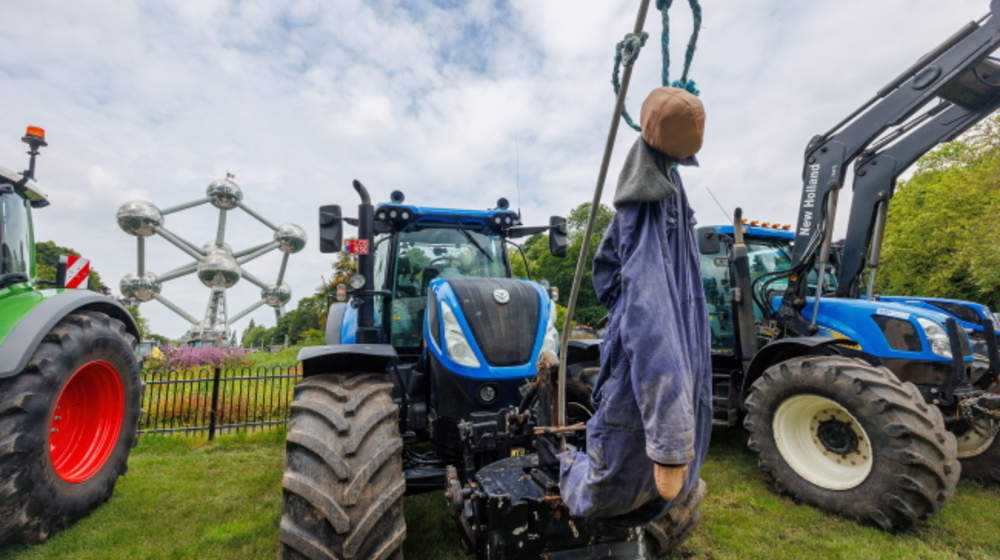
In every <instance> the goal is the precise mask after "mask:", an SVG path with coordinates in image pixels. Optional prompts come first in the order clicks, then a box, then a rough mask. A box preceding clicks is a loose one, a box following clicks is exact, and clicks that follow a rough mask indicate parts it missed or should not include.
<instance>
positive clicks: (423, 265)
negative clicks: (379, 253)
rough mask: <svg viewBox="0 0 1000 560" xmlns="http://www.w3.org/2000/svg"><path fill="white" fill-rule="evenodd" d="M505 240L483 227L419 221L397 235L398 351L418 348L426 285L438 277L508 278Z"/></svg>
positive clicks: (394, 316) (394, 335)
mask: <svg viewBox="0 0 1000 560" xmlns="http://www.w3.org/2000/svg"><path fill="white" fill-rule="evenodd" d="M505 257H506V255H505V253H504V250H503V238H501V237H500V234H499V233H497V232H496V231H494V230H491V229H489V228H485V227H475V226H459V225H458V224H454V225H449V224H441V223H430V224H426V225H425V224H422V223H419V222H418V223H415V224H413V225H411V226H410V227H408V228H406V229H405V230H403V231H401V232H400V233H399V234H398V239H397V241H396V269H395V274H394V282H393V286H392V309H391V310H390V321H389V324H390V336H391V340H392V345H393V346H396V347H397V348H406V347H410V348H419V347H420V344H421V341H422V339H423V320H424V306H425V305H426V301H427V287H428V285H429V284H430V283H431V280H434V279H435V278H450V277H454V276H480V277H489V278H506V277H507V263H506V260H505Z"/></svg>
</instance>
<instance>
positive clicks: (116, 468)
mask: <svg viewBox="0 0 1000 560" xmlns="http://www.w3.org/2000/svg"><path fill="white" fill-rule="evenodd" d="M23 140H24V142H25V143H26V144H28V146H30V150H29V151H28V154H29V155H30V158H31V159H30V164H29V167H28V170H27V171H24V172H23V173H15V172H12V171H10V170H9V169H6V168H4V167H0V547H2V546H4V545H9V544H13V543H18V542H22V543H38V542H41V541H44V540H45V539H46V538H47V537H48V536H49V534H51V533H52V532H53V531H57V530H59V529H62V528H64V527H67V526H68V525H70V524H71V523H73V522H74V521H76V520H77V519H79V518H81V517H83V516H85V515H86V514H87V513H89V512H90V511H91V510H93V509H94V508H95V507H97V506H99V505H100V504H102V503H104V502H106V501H107V500H108V499H109V498H110V497H111V494H112V492H113V491H114V486H115V482H116V481H117V480H118V477H119V476H120V475H122V474H124V473H125V470H126V466H127V465H126V462H127V460H128V454H129V451H130V450H131V449H132V447H133V446H134V445H135V442H136V427H137V425H138V422H139V410H140V397H141V394H142V384H141V382H140V380H139V365H138V362H137V361H136V358H135V355H134V353H133V350H132V349H133V346H134V345H135V341H136V340H137V339H138V338H139V329H138V327H137V326H136V324H135V321H134V320H133V319H132V316H131V315H129V313H128V311H127V310H126V309H125V308H124V307H122V306H121V305H120V304H118V303H117V302H116V301H115V300H113V299H111V298H110V297H107V296H104V295H101V294H98V293H96V292H91V291H88V290H73V289H65V288H64V287H62V286H61V285H60V284H59V283H57V282H47V281H44V280H39V279H38V278H36V276H35V250H34V246H35V245H34V233H33V231H32V217H31V214H32V209H34V208H42V207H44V206H48V204H49V202H48V200H47V199H46V196H45V194H43V193H42V191H41V190H39V188H38V184H37V183H36V182H35V178H34V175H35V157H36V156H37V155H38V148H39V147H41V146H45V145H46V143H45V131H44V130H42V129H40V128H37V127H29V128H28V131H27V134H26V135H25V136H24V138H23ZM42 286H45V287H44V288H43V287H42Z"/></svg>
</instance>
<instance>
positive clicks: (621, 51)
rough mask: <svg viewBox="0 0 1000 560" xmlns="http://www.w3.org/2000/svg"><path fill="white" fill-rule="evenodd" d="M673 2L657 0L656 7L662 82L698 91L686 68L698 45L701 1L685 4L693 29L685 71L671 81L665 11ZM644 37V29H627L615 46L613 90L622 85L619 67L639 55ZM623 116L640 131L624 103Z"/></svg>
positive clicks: (668, 32)
mask: <svg viewBox="0 0 1000 560" xmlns="http://www.w3.org/2000/svg"><path fill="white" fill-rule="evenodd" d="M673 3H674V0H656V8H657V9H658V10H660V14H661V15H662V18H663V33H662V34H661V35H660V46H661V49H662V51H663V72H662V81H663V85H664V86H668V85H669V86H671V87H675V88H681V89H686V90H687V91H689V92H691V93H692V94H694V95H698V94H700V93H701V92H700V91H698V88H697V87H695V83H694V80H689V79H688V72H689V71H690V70H691V61H692V60H694V53H695V50H697V48H698V34H699V32H700V31H701V5H700V4H699V3H698V0H688V4H690V5H691V14H692V16H693V18H694V29H693V30H692V31H691V38H690V39H688V44H687V50H686V51H685V53H684V71H683V72H682V73H681V79H680V80H675V81H674V82H673V83H671V82H670V49H669V46H670V16H669V15H668V11H669V10H670V7H671V6H672V5H673ZM647 37H648V35H647V34H646V32H642V33H641V34H640V35H639V36H637V35H635V34H632V33H629V34H628V35H626V36H625V39H624V40H622V41H621V42H620V43H618V44H617V45H616V46H615V67H614V70H613V71H612V73H611V83H612V85H614V88H615V94H617V93H618V90H620V89H621V83H620V82H619V81H618V71H619V68H628V67H629V66H631V65H632V64H634V63H635V61H636V59H637V58H638V57H639V50H640V49H641V48H642V47H643V45H645V44H646V39H647ZM622 118H623V119H625V122H626V123H628V125H629V126H631V127H632V128H634V129H635V130H636V131H640V132H641V131H642V128H641V127H640V126H639V125H637V124H635V122H633V121H632V117H631V116H630V115H629V114H628V110H627V109H625V108H624V107H622Z"/></svg>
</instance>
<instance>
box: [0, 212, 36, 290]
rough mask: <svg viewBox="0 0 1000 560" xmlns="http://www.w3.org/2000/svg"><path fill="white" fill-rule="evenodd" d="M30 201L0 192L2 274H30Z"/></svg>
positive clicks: (0, 267)
mask: <svg viewBox="0 0 1000 560" xmlns="http://www.w3.org/2000/svg"><path fill="white" fill-rule="evenodd" d="M28 212H29V211H28V201H27V200H25V199H24V198H22V197H20V196H18V195H17V194H15V193H3V194H0V274H10V273H14V272H23V273H26V274H30V271H29V270H28V267H29V266H30V262H31V217H30V215H29V213H28Z"/></svg>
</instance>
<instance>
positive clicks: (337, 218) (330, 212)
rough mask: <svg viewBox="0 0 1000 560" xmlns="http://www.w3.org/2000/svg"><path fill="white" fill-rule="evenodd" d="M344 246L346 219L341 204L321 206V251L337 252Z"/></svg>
mask: <svg viewBox="0 0 1000 560" xmlns="http://www.w3.org/2000/svg"><path fill="white" fill-rule="evenodd" d="M343 246H344V220H343V218H342V217H341V215H340V206H337V205H336V204H333V205H330V206H320V207H319V251H320V252H321V253H336V252H338V251H340V249H341V247H343Z"/></svg>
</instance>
